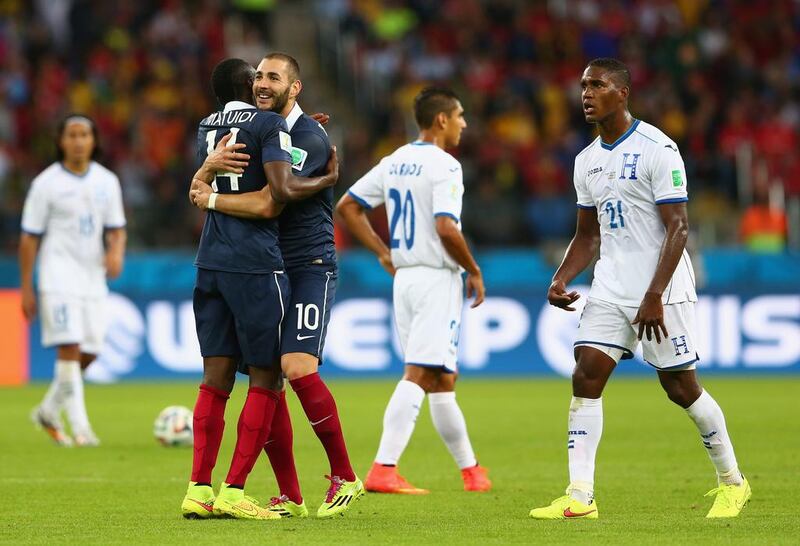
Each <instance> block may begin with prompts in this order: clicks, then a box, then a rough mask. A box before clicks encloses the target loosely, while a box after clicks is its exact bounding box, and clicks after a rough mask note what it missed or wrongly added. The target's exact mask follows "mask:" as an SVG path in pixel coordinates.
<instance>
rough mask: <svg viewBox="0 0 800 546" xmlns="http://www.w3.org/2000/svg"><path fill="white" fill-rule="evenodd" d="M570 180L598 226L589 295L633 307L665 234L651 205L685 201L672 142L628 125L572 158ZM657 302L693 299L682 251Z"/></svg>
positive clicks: (650, 128)
mask: <svg viewBox="0 0 800 546" xmlns="http://www.w3.org/2000/svg"><path fill="white" fill-rule="evenodd" d="M574 182H575V191H576V193H577V199H578V200H577V205H578V207H579V208H596V209H597V221H598V223H599V224H600V260H599V261H598V262H597V264H596V265H595V270H594V281H593V282H592V288H591V291H590V292H589V297H590V298H596V299H599V300H603V301H607V302H610V303H615V304H617V305H624V306H631V307H638V306H639V304H640V303H641V302H642V298H643V297H644V294H645V292H646V291H647V288H648V286H649V285H650V281H651V280H652V279H653V275H654V274H655V271H656V265H657V263H658V257H659V254H660V252H661V245H662V243H663V242H664V236H665V233H666V230H665V228H664V224H663V222H662V220H661V216H660V214H659V211H658V206H659V205H662V204H668V203H682V202H686V201H688V194H687V191H686V170H685V168H684V165H683V159H682V158H681V154H680V152H679V151H678V147H677V145H676V144H675V143H674V142H673V141H672V140H671V139H670V138H669V137H667V136H666V135H665V134H664V133H663V132H661V131H660V130H659V129H657V128H656V127H654V126H652V125H650V124H648V123H645V122H643V121H640V120H634V122H633V124H632V125H631V127H630V128H629V129H628V130H627V131H626V132H625V133H624V134H623V135H622V136H620V137H619V138H618V139H617V140H616V142H614V143H612V144H607V143H605V142H603V141H602V140H601V139H600V137H598V138H596V139H595V140H594V142H592V143H591V144H590V145H589V146H588V147H586V148H585V149H584V150H583V151H582V152H581V153H579V154H578V155H577V157H576V158H575V174H574ZM662 301H663V303H665V304H669V303H680V302H684V301H697V294H696V292H695V280H694V271H693V270H692V262H691V260H690V258H689V254H688V253H687V252H686V250H685V249H684V251H683V255H682V256H681V259H680V262H679V263H678V266H677V267H676V268H675V273H674V274H673V276H672V279H671V280H670V282H669V284H668V285H667V288H666V290H664V294H663V297H662Z"/></svg>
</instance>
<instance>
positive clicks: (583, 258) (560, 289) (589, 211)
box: [547, 207, 600, 311]
mask: <svg viewBox="0 0 800 546" xmlns="http://www.w3.org/2000/svg"><path fill="white" fill-rule="evenodd" d="M598 248H600V224H598V223H597V209H596V208H595V207H579V208H578V223H577V225H576V226H575V235H574V236H573V237H572V241H570V243H569V246H568V247H567V252H566V253H565V254H564V259H563V260H562V261H561V265H560V266H558V270H556V273H555V275H553V282H552V283H550V287H549V288H548V289H547V301H549V302H550V305H554V306H556V307H560V308H561V309H564V310H566V311H574V310H575V308H574V307H571V305H572V304H573V303H575V300H577V299H578V298H579V297H580V295H579V294H578V293H577V292H570V293H567V285H568V284H569V283H570V282H572V280H573V279H574V278H575V277H577V276H578V274H579V273H580V272H581V271H583V270H584V269H586V267H587V266H588V265H589V264H590V263H591V261H592V259H593V258H594V257H595V255H596V254H597V250H598Z"/></svg>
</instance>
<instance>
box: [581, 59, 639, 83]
mask: <svg viewBox="0 0 800 546" xmlns="http://www.w3.org/2000/svg"><path fill="white" fill-rule="evenodd" d="M586 66H587V67H589V66H596V67H597V68H602V69H604V70H606V71H607V72H611V73H612V74H613V76H614V77H615V78H617V81H618V82H619V83H621V84H622V85H623V87H627V88H628V89H630V88H631V71H630V69H629V68H628V65H626V64H625V63H623V62H622V61H620V60H618V59H612V58H611V57H600V58H599V59H593V60H591V61H589V64H587V65H586Z"/></svg>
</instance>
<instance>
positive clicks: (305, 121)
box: [289, 114, 330, 145]
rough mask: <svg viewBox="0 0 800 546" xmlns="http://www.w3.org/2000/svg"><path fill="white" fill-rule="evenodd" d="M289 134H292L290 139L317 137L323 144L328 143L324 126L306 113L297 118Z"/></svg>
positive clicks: (315, 138) (313, 138)
mask: <svg viewBox="0 0 800 546" xmlns="http://www.w3.org/2000/svg"><path fill="white" fill-rule="evenodd" d="M289 134H291V135H292V140H295V139H298V138H300V139H303V140H317V139H319V140H321V141H322V143H323V144H326V145H328V144H329V143H330V138H329V137H328V133H327V132H326V131H325V128H324V127H323V126H322V125H321V124H320V123H319V122H318V121H317V120H315V119H314V118H312V117H311V116H309V115H308V114H303V115H302V116H300V117H299V118H297V121H295V122H294V125H293V126H292V129H291V131H289Z"/></svg>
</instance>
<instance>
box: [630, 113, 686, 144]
mask: <svg viewBox="0 0 800 546" xmlns="http://www.w3.org/2000/svg"><path fill="white" fill-rule="evenodd" d="M634 134H635V135H636V136H638V137H639V139H641V140H642V141H643V142H644V143H646V144H649V145H651V146H653V147H656V148H659V149H660V148H670V149H671V150H672V151H674V152H677V151H678V145H677V144H675V141H674V140H672V139H671V138H669V137H668V136H667V134H666V133H664V131H662V130H661V129H659V128H658V127H656V126H655V125H652V124H650V123H647V122H646V121H642V120H637V121H636V128H635V129H634Z"/></svg>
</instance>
